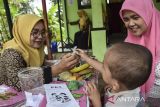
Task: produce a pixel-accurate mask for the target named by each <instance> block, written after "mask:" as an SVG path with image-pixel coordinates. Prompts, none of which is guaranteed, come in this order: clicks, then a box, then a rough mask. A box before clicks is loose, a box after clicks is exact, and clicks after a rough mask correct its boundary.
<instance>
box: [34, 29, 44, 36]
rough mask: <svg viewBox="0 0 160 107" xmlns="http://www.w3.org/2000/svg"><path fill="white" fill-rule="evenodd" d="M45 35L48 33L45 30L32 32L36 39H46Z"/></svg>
mask: <svg viewBox="0 0 160 107" xmlns="http://www.w3.org/2000/svg"><path fill="white" fill-rule="evenodd" d="M45 33H46V31H45V30H42V31H40V30H39V29H33V30H32V32H31V35H32V36H33V37H34V38H38V37H39V36H40V35H41V36H42V38H44V37H45Z"/></svg>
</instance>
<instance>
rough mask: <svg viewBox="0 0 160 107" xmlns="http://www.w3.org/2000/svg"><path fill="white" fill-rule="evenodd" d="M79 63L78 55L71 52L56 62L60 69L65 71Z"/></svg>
mask: <svg viewBox="0 0 160 107" xmlns="http://www.w3.org/2000/svg"><path fill="white" fill-rule="evenodd" d="M78 63H79V56H78V55H76V54H73V53H68V54H66V55H64V56H63V57H62V58H61V61H60V63H59V64H58V66H59V68H60V71H62V72H63V71H65V70H69V69H72V68H73V67H75V66H76V64H78Z"/></svg>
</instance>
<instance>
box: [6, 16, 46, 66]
mask: <svg viewBox="0 0 160 107" xmlns="http://www.w3.org/2000/svg"><path fill="white" fill-rule="evenodd" d="M40 20H43V19H42V18H40V17H38V16H36V15H32V14H24V15H20V16H18V17H17V18H16V20H15V22H14V25H13V29H12V32H13V37H14V38H13V39H12V40H10V41H8V42H7V43H5V45H4V49H8V48H13V49H16V50H17V51H19V52H20V53H21V54H22V56H23V58H24V60H25V62H26V63H27V66H34V67H39V66H41V65H42V64H43V61H44V55H45V54H44V46H42V47H41V48H39V49H36V48H32V47H31V46H30V33H31V31H32V29H33V27H34V26H35V24H36V23H37V22H38V21H40Z"/></svg>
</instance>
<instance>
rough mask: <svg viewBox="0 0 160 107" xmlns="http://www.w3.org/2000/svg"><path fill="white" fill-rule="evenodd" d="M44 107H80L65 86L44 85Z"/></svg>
mask: <svg viewBox="0 0 160 107" xmlns="http://www.w3.org/2000/svg"><path fill="white" fill-rule="evenodd" d="M44 88H45V91H46V97H47V106H46V107H80V106H79V105H78V103H77V102H76V100H75V99H74V97H73V96H72V94H71V92H70V91H69V89H68V88H67V85H66V84H45V85H44Z"/></svg>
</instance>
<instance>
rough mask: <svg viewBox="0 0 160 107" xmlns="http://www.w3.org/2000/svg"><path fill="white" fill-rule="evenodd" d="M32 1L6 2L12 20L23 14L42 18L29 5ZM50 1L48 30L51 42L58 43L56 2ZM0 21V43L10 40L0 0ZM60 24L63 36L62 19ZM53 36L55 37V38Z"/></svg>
mask: <svg viewBox="0 0 160 107" xmlns="http://www.w3.org/2000/svg"><path fill="white" fill-rule="evenodd" d="M33 1H34V0H8V3H9V7H10V12H11V16H12V19H13V20H14V18H15V17H16V16H17V15H20V14H24V13H33V14H37V15H41V16H43V14H42V10H41V9H39V8H36V9H37V10H38V13H35V12H34V7H33V6H32V5H31V3H33ZM50 1H52V2H51V3H52V5H51V8H50V9H49V10H48V12H47V15H48V23H49V29H50V31H51V33H52V41H60V40H61V39H60V28H59V27H60V26H59V18H58V5H57V2H56V1H57V0H50ZM61 8H62V4H61ZM61 10H62V9H61ZM62 12H63V11H61V17H62ZM0 19H4V20H3V22H2V20H0V42H1V41H3V42H5V41H7V40H8V39H10V36H9V29H8V23H7V20H6V19H7V18H6V14H5V9H4V6H3V0H0ZM61 23H62V35H64V33H63V32H64V21H63V18H61ZM2 28H3V29H2ZM4 35H5V36H6V37H7V38H6V37H5V36H4ZM1 36H4V37H1ZM53 36H55V37H56V38H55V37H53ZM1 38H2V39H1ZM4 38H5V39H6V40H5V41H4ZM63 38H64V37H63Z"/></svg>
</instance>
